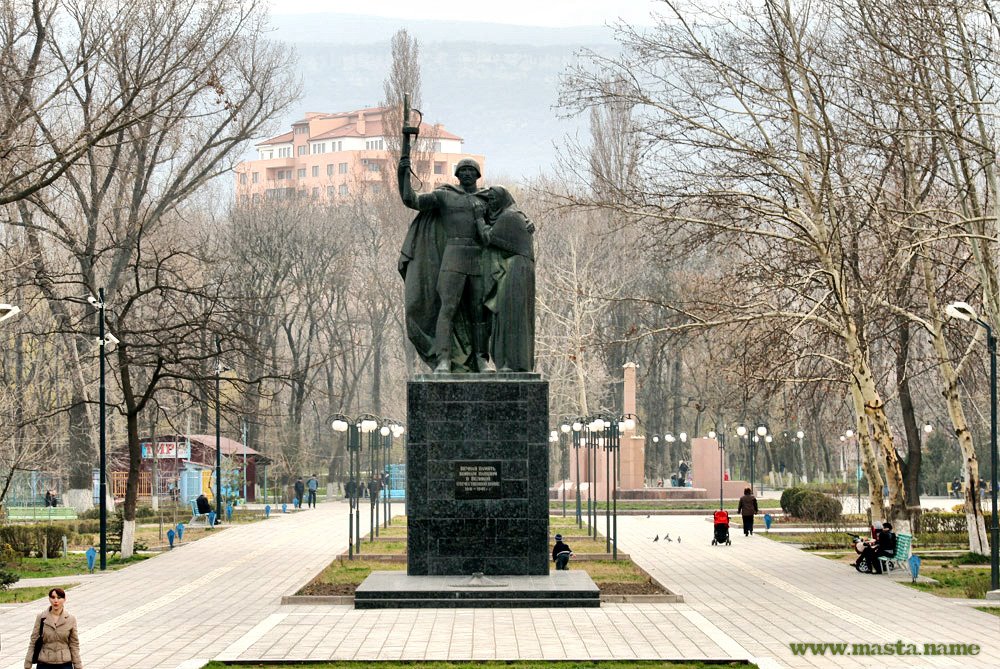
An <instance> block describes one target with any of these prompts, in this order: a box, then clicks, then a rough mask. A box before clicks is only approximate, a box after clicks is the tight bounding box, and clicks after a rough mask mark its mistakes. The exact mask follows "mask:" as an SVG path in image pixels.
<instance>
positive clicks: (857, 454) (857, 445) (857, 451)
mask: <svg viewBox="0 0 1000 669" xmlns="http://www.w3.org/2000/svg"><path fill="white" fill-rule="evenodd" d="M844 436H845V437H847V439H854V459H855V461H856V462H855V469H854V478H855V479H856V480H857V496H858V513H861V440H860V439H857V438H856V437H855V435H854V430H845V431H844Z"/></svg>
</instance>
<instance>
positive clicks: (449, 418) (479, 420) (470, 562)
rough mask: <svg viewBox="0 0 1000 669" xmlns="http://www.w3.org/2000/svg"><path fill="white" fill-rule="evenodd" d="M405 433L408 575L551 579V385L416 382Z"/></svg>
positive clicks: (505, 378)
mask: <svg viewBox="0 0 1000 669" xmlns="http://www.w3.org/2000/svg"><path fill="white" fill-rule="evenodd" d="M407 428H408V430H409V432H408V438H407V445H406V477H407V478H406V498H407V500H408V503H407V507H406V515H407V572H406V573H407V574H409V575H411V576H445V575H466V576H468V575H471V574H473V573H476V572H480V573H483V574H486V575H493V574H505V575H522V576H528V575H532V576H538V575H545V574H548V573H549V561H548V523H549V517H548V471H549V470H548V462H549V457H548V447H549V444H548V434H549V430H548V383H547V382H545V381H542V380H541V377H540V376H539V375H538V374H432V375H431V374H428V375H423V376H418V377H417V378H416V379H415V380H414V381H411V382H410V383H409V384H408V385H407Z"/></svg>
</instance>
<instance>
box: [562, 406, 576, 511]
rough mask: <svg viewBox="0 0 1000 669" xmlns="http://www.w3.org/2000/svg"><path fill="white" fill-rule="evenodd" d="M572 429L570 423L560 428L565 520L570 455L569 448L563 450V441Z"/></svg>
mask: <svg viewBox="0 0 1000 669" xmlns="http://www.w3.org/2000/svg"><path fill="white" fill-rule="evenodd" d="M572 429H573V428H572V427H571V426H570V424H569V423H563V424H562V425H560V426H559V452H560V453H561V454H564V455H563V456H562V458H561V459H560V462H562V463H563V464H562V466H561V467H560V469H559V478H561V479H562V498H563V499H562V503H563V518H565V517H566V477H568V476H569V463H568V462H566V456H567V455H569V448H568V447H567V448H566V449H565V450H564V449H563V439H565V435H566V434H568V433H569V431H570V430H572Z"/></svg>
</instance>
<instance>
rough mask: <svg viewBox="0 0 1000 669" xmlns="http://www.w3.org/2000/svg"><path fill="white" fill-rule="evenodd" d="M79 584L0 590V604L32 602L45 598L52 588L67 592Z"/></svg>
mask: <svg viewBox="0 0 1000 669" xmlns="http://www.w3.org/2000/svg"><path fill="white" fill-rule="evenodd" d="M74 585H79V583H67V584H65V585H52V586H48V585H33V586H31V587H30V588H11V589H9V590H0V604H18V603H23V602H33V601H35V600H36V599H41V598H43V597H47V596H48V594H49V590H51V589H52V588H62V589H63V590H69V589H70V588H72V587H73V586H74Z"/></svg>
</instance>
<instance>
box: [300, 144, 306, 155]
mask: <svg viewBox="0 0 1000 669" xmlns="http://www.w3.org/2000/svg"><path fill="white" fill-rule="evenodd" d="M299 155H300V156H304V155H306V145H305V144H303V145H302V146H300V147H299Z"/></svg>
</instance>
